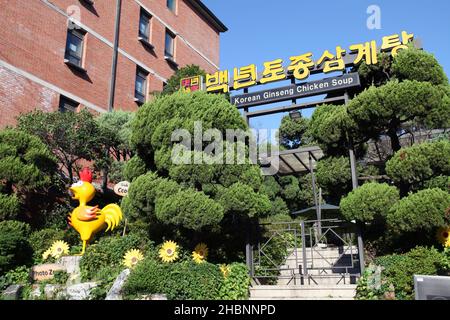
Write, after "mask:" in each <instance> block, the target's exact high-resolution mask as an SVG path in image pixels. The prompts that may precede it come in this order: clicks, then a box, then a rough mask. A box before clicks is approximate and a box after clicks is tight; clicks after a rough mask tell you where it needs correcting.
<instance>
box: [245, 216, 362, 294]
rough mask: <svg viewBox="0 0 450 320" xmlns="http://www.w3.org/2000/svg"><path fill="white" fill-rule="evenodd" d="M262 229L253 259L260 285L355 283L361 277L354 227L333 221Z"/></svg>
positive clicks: (274, 224) (275, 225)
mask: <svg viewBox="0 0 450 320" xmlns="http://www.w3.org/2000/svg"><path fill="white" fill-rule="evenodd" d="M260 228H261V229H260V231H261V233H262V234H263V237H262V238H261V239H259V241H258V244H257V246H256V247H255V250H254V251H253V254H252V256H253V257H252V259H251V263H252V265H251V270H252V278H253V280H254V281H255V282H256V284H258V285H261V284H263V285H264V284H265V285H272V284H273V285H277V284H278V285H280V284H281V285H321V284H324V283H327V284H335V285H339V284H354V283H356V280H357V279H358V278H359V277H360V275H361V272H360V264H359V262H360V259H359V252H358V246H357V237H356V228H355V225H354V224H351V223H348V222H345V221H341V220H338V219H330V220H320V222H319V221H317V220H309V221H300V222H285V223H272V224H263V225H260Z"/></svg>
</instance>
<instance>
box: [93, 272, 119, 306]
mask: <svg viewBox="0 0 450 320" xmlns="http://www.w3.org/2000/svg"><path fill="white" fill-rule="evenodd" d="M123 269H124V267H122V266H120V265H117V266H105V267H102V268H101V269H99V270H98V271H97V272H96V274H95V276H94V278H93V279H92V280H94V281H95V282H96V283H97V286H96V287H95V288H93V289H92V291H91V294H90V296H89V297H90V299H91V300H104V299H105V298H106V295H107V294H108V291H109V290H110V289H111V287H112V285H113V284H114V281H115V280H116V278H117V277H118V275H119V274H120V273H121V272H122V271H123Z"/></svg>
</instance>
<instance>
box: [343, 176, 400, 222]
mask: <svg viewBox="0 0 450 320" xmlns="http://www.w3.org/2000/svg"><path fill="white" fill-rule="evenodd" d="M399 198H400V196H399V192H398V190H397V189H396V188H395V187H392V186H389V185H388V184H386V183H383V184H380V183H374V182H372V183H366V184H364V185H362V186H361V187H360V188H358V189H356V190H354V191H352V192H351V193H350V194H349V195H348V196H347V197H345V198H343V199H342V200H341V204H340V207H341V212H342V215H343V216H344V217H345V218H346V219H347V220H357V221H362V222H373V221H376V222H384V220H385V218H386V216H387V214H388V211H389V209H390V208H391V207H392V206H393V205H394V204H395V203H396V202H397V201H398V200H399Z"/></svg>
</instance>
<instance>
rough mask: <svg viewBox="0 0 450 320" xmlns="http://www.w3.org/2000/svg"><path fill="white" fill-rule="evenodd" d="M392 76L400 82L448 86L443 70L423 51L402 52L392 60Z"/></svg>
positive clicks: (433, 58) (412, 49)
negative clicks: (410, 81)
mask: <svg viewBox="0 0 450 320" xmlns="http://www.w3.org/2000/svg"><path fill="white" fill-rule="evenodd" d="M392 72H393V74H394V75H395V76H396V77H397V78H398V79H400V80H416V81H422V82H429V83H432V84H434V85H440V84H448V78H447V76H446V75H445V72H444V68H442V66H441V65H440V64H439V62H438V61H437V60H436V58H435V57H434V56H433V55H432V54H430V53H428V52H425V51H423V50H419V49H415V48H410V49H409V50H402V51H400V52H399V54H398V55H397V56H396V57H395V58H394V61H393V64H392Z"/></svg>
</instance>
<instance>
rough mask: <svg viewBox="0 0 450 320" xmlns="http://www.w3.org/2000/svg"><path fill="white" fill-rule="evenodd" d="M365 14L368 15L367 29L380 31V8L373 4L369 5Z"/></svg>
mask: <svg viewBox="0 0 450 320" xmlns="http://www.w3.org/2000/svg"><path fill="white" fill-rule="evenodd" d="M367 14H368V15H370V16H369V17H368V18H367V29H369V30H380V29H381V8H380V6H377V5H375V4H373V5H370V6H369V7H368V8H367Z"/></svg>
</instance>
